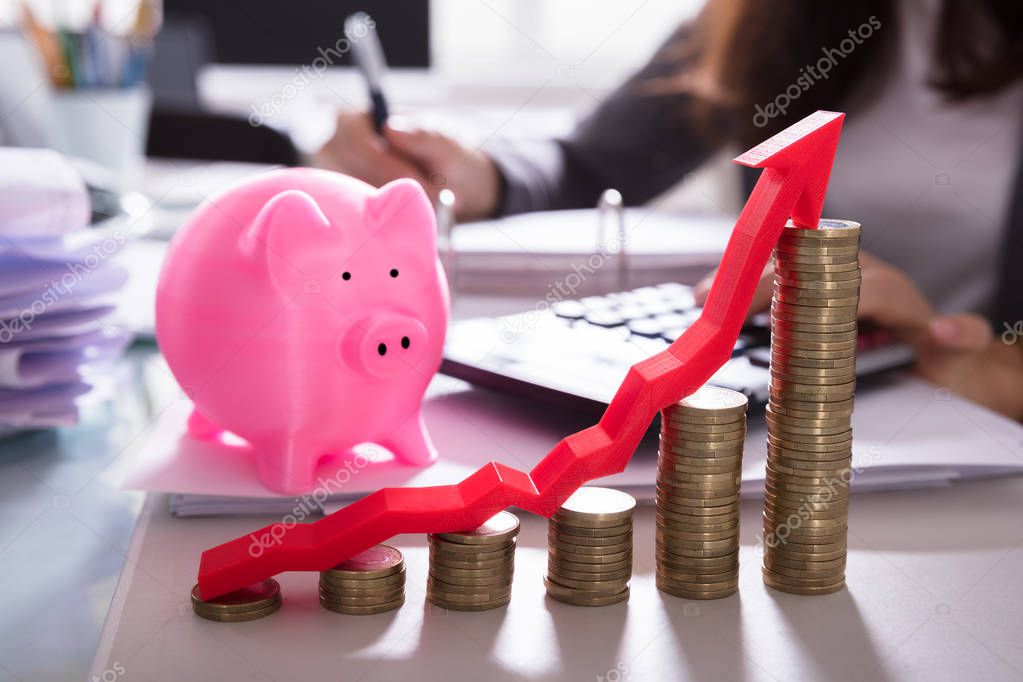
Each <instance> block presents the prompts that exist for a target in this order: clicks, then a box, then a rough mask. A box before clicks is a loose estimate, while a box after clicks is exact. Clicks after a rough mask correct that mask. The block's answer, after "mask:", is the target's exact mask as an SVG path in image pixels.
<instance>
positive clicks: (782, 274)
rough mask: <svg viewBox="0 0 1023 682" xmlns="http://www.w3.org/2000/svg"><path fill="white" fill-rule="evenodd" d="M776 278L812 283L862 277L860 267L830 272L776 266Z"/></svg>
mask: <svg viewBox="0 0 1023 682" xmlns="http://www.w3.org/2000/svg"><path fill="white" fill-rule="evenodd" d="M774 278H775V280H779V279H780V280H783V281H785V282H790V283H793V284H795V285H801V284H811V283H813V282H849V281H857V282H858V281H860V280H861V279H862V276H861V273H860V269H859V268H852V269H846V270H837V271H830V272H806V271H805V270H790V269H789V268H785V267H781V266H777V265H776V266H775V268H774Z"/></svg>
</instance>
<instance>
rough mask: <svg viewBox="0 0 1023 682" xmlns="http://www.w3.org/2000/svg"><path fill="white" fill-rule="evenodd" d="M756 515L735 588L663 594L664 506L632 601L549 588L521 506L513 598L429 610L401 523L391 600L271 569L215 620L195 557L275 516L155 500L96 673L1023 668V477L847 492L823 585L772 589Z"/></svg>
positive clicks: (459, 676) (535, 521) (616, 676)
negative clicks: (269, 576)
mask: <svg viewBox="0 0 1023 682" xmlns="http://www.w3.org/2000/svg"><path fill="white" fill-rule="evenodd" d="M759 514H760V503H758V502H755V501H749V502H746V503H744V506H743V512H742V553H741V561H742V569H741V573H740V576H741V578H740V592H739V593H738V594H736V595H733V596H731V597H728V598H726V599H722V600H719V601H707V602H692V601H686V600H682V599H677V598H674V597H670V596H667V595H662V594H661V593H659V592H658V591H657V589H656V588H655V587H654V580H653V523H654V520H653V509H652V508H650V507H643V508H641V509H640V510H639V512H638V513H637V518H636V529H637V532H636V534H635V536H636V551H635V556H636V559H635V576H634V578H633V581H632V596H631V599H630V600H629V601H628V602H627V603H624V604H619V605H615V606H611V607H604V608H597V609H589V608H582V607H572V606H568V605H564V604H560V603H558V602H554V601H551V600H548V599H546V598H545V596H544V590H543V585H542V582H541V578H542V575H543V572H544V568H545V561H546V555H545V546H546V522H545V520H544V519H541V518H539V517H535V516H532V515H528V514H524V513H522V514H521V516H522V519H523V529H522V533H521V535H520V538H519V549H518V551H517V557H516V572H515V582H514V587H513V595H512V601H511V604H510V605H509V606H508V607H507V608H505V609H499V610H495V611H490V612H483V613H456V612H445V611H443V610H437V609H435V608H433V607H431V606H430V605H429V604H427V603H426V602H425V600H424V596H425V583H426V572H427V555H426V549H425V546H424V545H425V543H424V538H423V537H422V536H401V537H399V538H396V539H395V543H394V544H396V545H397V546H399V547H400V548H401V549H402V550H403V551H404V553H405V557H406V560H407V562H408V585H407V588H406V594H407V601H406V604H405V605H404V607H402V608H401V609H399V610H397V611H394V612H391V613H388V614H381V615H376V616H342V615H338V614H334V613H331V612H328V611H326V610H324V609H322V608H321V607H320V606H319V605H318V603H317V597H316V593H317V585H316V575H315V574H302V573H291V574H285V575H283V576H280V577H279V579H280V581H281V585H282V591H283V595H284V605H283V607H282V609H281V610H280V611H279V612H277V613H276V614H274V615H273V616H271V617H269V618H266V619H264V620H260V621H254V622H250V623H242V624H220V623H211V622H208V621H204V620H202V619H200V618H198V617H196V616H195V615H193V614H192V612H191V609H190V606H189V603H188V593H189V590H190V588H191V587H192V584H193V583H194V580H195V572H196V566H197V560H198V556H199V553H200V551H201V550H202V549H204V548H206V547H208V546H211V545H213V544H216V543H218V542H221V541H223V540H226V539H229V538H231V537H234V536H236V535H239V534H242V533H244V532H247V531H249V530H251V529H253V528H257V527H259V526H260V525H262V524H264V523H270V522H272V521H273V520H274V519H269V518H267V519H253V518H226V519H225V518H206V519H175V518H172V517H171V516H170V515H169V514H168V513H167V499H166V497H165V496H163V495H151V496H150V497H149V499H148V501H147V503H146V506H145V508H144V510H143V512H142V517H141V519H140V522H139V524H138V526H137V530H136V534H135V537H134V539H133V541H132V545H131V548H130V551H129V553H128V558H127V560H126V566H125V570H124V573H123V574H122V577H121V581H120V583H119V585H118V588H117V592H116V594H115V596H114V601H113V605H112V608H111V611H110V615H109V616H108V620H107V623H106V626H105V629H104V633H103V636H102V639H101V645H100V649H99V653H98V655H97V659H96V661H95V664H94V667H93V674H94V675H97V676H99V677H100V679H107V678H104V677H103V673H104V671H116V670H122V671H123V673H122V675H120V676H119V678H120V677H123V679H124V680H126V681H128V680H174V681H176V682H184V681H186V680H280V681H294V680H302V679H317V680H324V679H337V680H361V681H365V682H370V681H374V680H417V681H418V680H422V681H426V680H445V681H450V680H472V681H473V682H477V681H479V680H486V681H487V682H497V681H498V680H521V679H530V680H573V679H578V680H594V679H595V680H598V681H600V680H607V681H608V682H617V680H637V681H646V680H682V679H712V680H745V679H756V680H772V679H773V680H797V679H806V680H939V679H953V680H967V679H970V680H1010V679H1021V678H1023V636H1021V635H1023V583H1021V581H1020V576H1021V575H1023V547H1021V545H1023V524H1021V523H1020V521H1021V520H1023V478H1021V477H1014V478H1006V479H997V480H987V481H977V482H971V483H961V484H957V485H954V486H952V487H950V488H944V489H940V490H920V491H913V492H898V493H875V494H868V495H858V496H855V497H854V498H853V502H852V505H851V519H850V555H849V566H848V587H847V589H846V590H843V591H841V592H839V593H837V594H834V595H830V596H824V597H799V596H793V595H786V594H780V593H777V592H774V591H771V590H769V589H768V588H766V587H765V586H764V585H763V583H762V582H761V579H760V572H759V556H758V554H757V552H756V547H755V536H756V534H757V531H758V517H759ZM107 674H108V676H109V675H110V673H109V672H108V673H107ZM111 679H112V678H111Z"/></svg>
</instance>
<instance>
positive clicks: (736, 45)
mask: <svg viewBox="0 0 1023 682" xmlns="http://www.w3.org/2000/svg"><path fill="white" fill-rule="evenodd" d="M896 1H902V0H855V1H848V0H709V2H708V3H707V5H706V6H705V7H704V9H703V11H702V12H701V13H700V14H699V16H697V18H696V19H695V20H694V21H693V22H692V24H691V25H690V26H688V27H687V28H686V29H685V30H684V31H682V33H680V36H681V37H680V39H679V40H678V41H677V42H676V44H675V45H674V46H670V47H669V50H668V53H669V57H670V58H672V59H673V60H674V59H678V60H679V63H680V64H683V65H684V66H683V67H682V70H681V73H680V75H679V77H678V79H677V80H676V82H675V85H676V89H677V87H678V86H681V87H682V88H683V89H684V90H685V91H687V92H690V93H692V94H693V95H694V100H693V103H694V106H695V107H696V108H697V112H696V113H697V114H698V115H699V118H701V119H702V120H704V121H706V122H708V125H709V126H710V127H711V128H712V129H713V130H715V131H716V132H717V133H719V134H720V133H722V132H726V133H727V134H728V135H729V136H731V137H735V138H738V139H739V140H740V141H741V142H742V143H744V144H752V143H754V142H756V141H758V140H761V139H764V138H765V137H767V136H769V135H771V134H773V133H775V132H777V131H778V130H781V129H782V128H784V127H786V126H788V125H790V124H791V123H793V122H794V121H797V120H799V119H800V118H802V117H804V116H806V115H808V114H810V113H811V112H813V111H814V110H816V109H829V108H830V109H836V108H840V107H841V106H842V105H843V103H844V100H845V98H846V97H848V96H849V94H850V93H851V92H852V91H853V90H854V89H855V88H856V86H858V85H860V84H861V83H863V82H864V79H866V78H870V77H872V76H874V77H877V78H883V77H884V75H885V70H886V67H885V66H884V65H883V61H882V60H883V57H884V56H886V55H887V54H888V51H889V50H891V49H892V47H893V46H894V44H895V39H896V38H897V36H898V26H897V25H896V23H897V16H896V15H897V12H896V7H895V2H896ZM922 19H924V20H931V19H930V18H928V17H924V18H922ZM931 50H932V57H931V59H932V61H931V76H930V85H931V86H932V87H934V88H936V89H937V90H939V91H940V92H942V93H944V94H945V95H946V96H948V97H949V98H950V99H954V100H959V99H965V98H969V97H975V96H981V95H985V94H991V93H995V92H998V91H1000V90H1001V89H1003V88H1004V87H1006V86H1007V85H1009V84H1010V83H1012V82H1014V81H1015V80H1017V79H1018V78H1020V76H1021V75H1023V7H1021V6H1020V2H1019V0H942V1H941V3H940V10H939V16H938V20H937V27H936V38H935V41H934V45H933V46H932V48H931ZM672 53H673V54H672ZM783 109H784V111H782V110H783Z"/></svg>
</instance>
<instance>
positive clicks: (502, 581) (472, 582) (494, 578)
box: [427, 571, 514, 591]
mask: <svg viewBox="0 0 1023 682" xmlns="http://www.w3.org/2000/svg"><path fill="white" fill-rule="evenodd" d="M513 575H514V571H507V572H502V573H495V574H494V575H491V576H486V577H483V578H455V577H452V576H450V575H447V574H445V573H440V572H435V571H430V572H429V574H428V576H427V577H428V579H431V578H432V579H433V580H437V581H440V582H442V583H444V584H446V585H451V586H458V587H462V588H465V589H473V590H476V591H479V590H480V588H487V587H500V586H507V585H511V581H512V577H513Z"/></svg>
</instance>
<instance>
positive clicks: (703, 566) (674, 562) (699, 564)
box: [654, 547, 739, 573]
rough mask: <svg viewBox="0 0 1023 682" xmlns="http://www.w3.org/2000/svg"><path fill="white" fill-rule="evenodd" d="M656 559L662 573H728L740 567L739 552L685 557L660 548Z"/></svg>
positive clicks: (656, 552) (655, 555)
mask: <svg viewBox="0 0 1023 682" xmlns="http://www.w3.org/2000/svg"><path fill="white" fill-rule="evenodd" d="M654 559H655V560H656V561H657V565H658V566H659V567H660V568H661V570H662V571H681V572H683V573H688V572H697V571H726V570H730V569H731V568H734V567H736V566H738V565H739V550H735V551H733V552H728V553H727V554H722V555H721V556H716V557H684V556H678V555H676V554H672V553H671V552H669V551H667V550H665V549H661V548H660V547H658V548H657V549H656V551H655V552H654Z"/></svg>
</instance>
